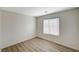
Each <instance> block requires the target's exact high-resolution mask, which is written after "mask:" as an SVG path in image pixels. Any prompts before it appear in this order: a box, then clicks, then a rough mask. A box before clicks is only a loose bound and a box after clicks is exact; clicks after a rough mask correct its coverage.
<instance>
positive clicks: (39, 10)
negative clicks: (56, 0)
mask: <svg viewBox="0 0 79 59" xmlns="http://www.w3.org/2000/svg"><path fill="white" fill-rule="evenodd" d="M0 9H2V10H6V11H11V12H16V13H20V14H24V15H29V16H34V17H36V16H42V15H46V14H50V13H55V12H59V11H63V10H68V9H72V7H1V8H0Z"/></svg>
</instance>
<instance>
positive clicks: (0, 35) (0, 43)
mask: <svg viewBox="0 0 79 59" xmlns="http://www.w3.org/2000/svg"><path fill="white" fill-rule="evenodd" d="M1 22H2V20H1V11H0V47H1V46H2V42H1V41H2V31H1V30H2V29H1V27H2V26H1V25H2V24H1ZM0 49H1V48H0Z"/></svg>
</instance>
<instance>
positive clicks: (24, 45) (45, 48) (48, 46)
mask: <svg viewBox="0 0 79 59" xmlns="http://www.w3.org/2000/svg"><path fill="white" fill-rule="evenodd" d="M2 52H75V51H74V50H72V49H68V48H65V47H62V46H60V45H57V44H55V43H52V42H50V41H47V40H44V39H41V38H33V39H31V40H27V41H24V42H21V43H18V44H16V45H13V46H10V47H7V48H4V49H2Z"/></svg>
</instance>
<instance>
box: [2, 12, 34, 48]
mask: <svg viewBox="0 0 79 59" xmlns="http://www.w3.org/2000/svg"><path fill="white" fill-rule="evenodd" d="M1 12H2V14H1V15H2V19H1V20H2V41H1V44H2V46H1V48H4V47H7V46H10V45H13V44H16V43H19V42H21V41H24V40H27V39H31V38H33V37H35V18H33V17H31V16H25V15H21V14H17V13H13V12H8V11H1Z"/></svg>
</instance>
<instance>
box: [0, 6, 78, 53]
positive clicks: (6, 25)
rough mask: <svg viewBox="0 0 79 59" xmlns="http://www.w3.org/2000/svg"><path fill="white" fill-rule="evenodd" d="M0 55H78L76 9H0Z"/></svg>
mask: <svg viewBox="0 0 79 59" xmlns="http://www.w3.org/2000/svg"><path fill="white" fill-rule="evenodd" d="M0 51H1V52H79V8H78V7H0Z"/></svg>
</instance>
